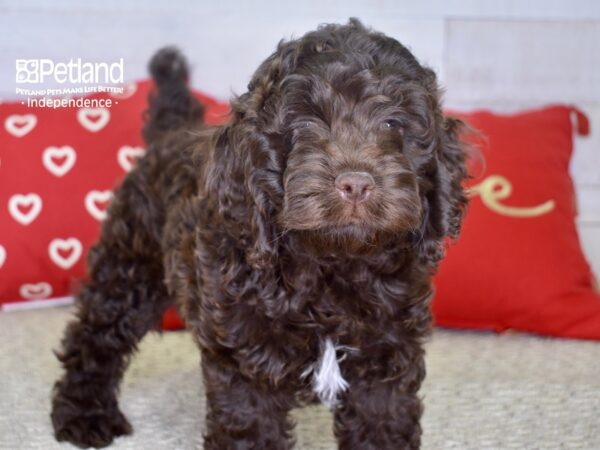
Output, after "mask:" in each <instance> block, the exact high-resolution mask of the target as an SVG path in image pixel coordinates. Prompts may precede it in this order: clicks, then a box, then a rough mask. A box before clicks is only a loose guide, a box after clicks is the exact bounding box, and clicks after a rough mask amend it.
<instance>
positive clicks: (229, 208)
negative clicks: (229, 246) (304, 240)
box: [206, 123, 283, 270]
mask: <svg viewBox="0 0 600 450" xmlns="http://www.w3.org/2000/svg"><path fill="white" fill-rule="evenodd" d="M211 152H212V155H211V158H210V159H211V163H210V164H208V165H207V167H206V170H207V173H206V189H207V190H208V191H210V192H212V194H213V196H214V198H215V200H216V203H217V204H216V213H217V214H218V216H219V218H220V219H221V220H220V221H219V222H220V225H221V226H222V228H223V229H222V231H223V232H225V233H226V234H227V235H228V236H229V237H230V238H231V239H232V240H233V241H234V243H235V244H236V245H237V246H238V248H239V250H240V251H243V252H244V253H245V257H246V262H247V263H248V264H249V265H250V266H251V267H252V268H254V269H258V270H261V269H265V268H267V267H269V265H270V264H271V263H272V262H274V261H275V260H276V257H277V247H278V243H277V239H276V229H275V223H276V221H275V218H274V216H275V214H276V211H277V210H278V208H280V206H281V199H282V198H283V192H282V187H281V181H280V180H281V176H280V173H281V162H280V160H279V157H278V153H277V151H275V150H273V148H272V143H271V140H270V139H269V138H267V137H265V136H264V135H262V134H260V133H258V132H257V131H256V129H255V128H254V127H253V126H251V125H248V124H246V123H234V124H232V125H230V126H227V127H225V128H223V129H221V130H219V132H218V133H217V135H216V136H215V138H214V140H213V145H212V149H211Z"/></svg>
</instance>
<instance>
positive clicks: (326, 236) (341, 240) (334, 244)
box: [293, 224, 398, 257]
mask: <svg viewBox="0 0 600 450" xmlns="http://www.w3.org/2000/svg"><path fill="white" fill-rule="evenodd" d="M293 234H294V235H295V236H296V238H297V240H298V241H299V242H300V243H301V245H302V247H303V249H304V250H306V251H307V252H310V253H311V254H313V255H315V256H318V257H353V256H357V257H358V256H365V255H370V254H374V253H377V252H378V251H381V249H382V248H384V247H385V246H386V245H387V244H388V243H390V242H392V241H394V240H396V239H398V236H394V235H392V234H391V233H388V232H385V231H382V230H377V229H373V228H369V227H366V226H364V225H362V226H361V225H358V224H348V225H342V226H340V225H336V226H325V227H321V228H317V229H311V230H295V231H294V232H293Z"/></svg>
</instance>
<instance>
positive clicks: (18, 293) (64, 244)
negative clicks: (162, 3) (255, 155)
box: [0, 81, 229, 309]
mask: <svg viewBox="0 0 600 450" xmlns="http://www.w3.org/2000/svg"><path fill="white" fill-rule="evenodd" d="M150 89H151V82H149V81H144V82H140V83H137V84H131V85H128V86H127V89H126V92H125V93H124V94H118V95H112V96H109V95H107V94H98V95H94V96H91V97H89V98H93V99H100V98H103V99H111V101H112V102H113V106H111V107H110V108H100V109H96V110H94V109H87V108H58V109H50V108H39V107H38V108H28V107H27V106H26V105H23V104H21V103H5V104H2V105H0V149H1V153H0V208H1V210H2V213H1V214H0V305H2V307H3V309H10V308H11V307H14V305H15V304H18V307H27V306H37V305H39V304H40V303H41V304H52V303H56V302H52V301H50V302H48V299H55V300H56V299H57V298H61V297H62V298H64V297H66V296H69V295H70V294H71V292H72V291H73V289H74V288H76V284H77V283H78V280H80V279H81V278H82V277H83V276H84V274H85V255H86V252H87V249H88V248H89V246H90V245H91V244H93V243H94V242H95V241H96V239H97V237H98V232H99V229H100V220H102V218H103V217H104V215H105V208H106V205H107V203H108V201H109V200H110V195H111V190H112V189H113V188H114V187H115V186H116V185H117V184H118V181H120V179H122V177H123V176H124V174H125V173H126V172H127V171H129V170H130V169H131V167H132V165H133V164H135V158H136V157H137V156H139V155H141V154H143V153H144V149H143V141H142V138H141V134H140V130H141V128H142V113H143V111H144V109H145V108H146V105H147V97H148V93H149V90H150ZM196 96H197V97H198V99H199V100H200V101H201V102H202V103H203V104H204V105H205V107H206V115H205V119H206V122H208V123H220V122H222V121H223V120H224V119H225V117H226V114H227V112H228V111H229V106H228V104H226V103H219V102H217V101H215V100H213V99H211V98H210V97H208V96H206V95H203V94H200V93H196ZM61 300H62V299H61ZM65 300H67V301H68V299H65ZM42 302H43V303H42ZM7 305H8V306H7Z"/></svg>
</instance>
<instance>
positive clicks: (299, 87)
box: [52, 20, 467, 450]
mask: <svg viewBox="0 0 600 450" xmlns="http://www.w3.org/2000/svg"><path fill="white" fill-rule="evenodd" d="M151 72H152V74H153V77H154V79H155V82H156V85H157V93H156V95H155V96H153V97H152V98H151V100H150V108H149V111H148V112H147V125H146V128H145V130H144V135H145V138H146V140H147V144H148V152H147V154H146V156H145V157H144V158H143V159H141V160H140V161H139V164H138V166H137V168H136V169H135V170H133V171H132V172H131V173H130V174H129V175H128V176H127V178H126V179H125V180H124V182H123V183H122V186H121V187H120V188H119V189H118V191H117V192H116V193H115V197H114V200H113V201H112V203H111V205H110V208H109V213H108V219H107V220H106V221H105V222H104V223H103V227H102V233H101V237H100V240H99V242H98V243H97V244H96V245H95V246H94V247H93V248H92V249H91V251H90V253H89V257H88V263H89V279H88V280H87V282H86V283H85V285H84V287H83V288H82V290H81V292H79V294H78V297H77V313H76V315H77V316H76V320H74V321H73V322H71V323H70V324H69V325H68V328H67V330H66V333H65V337H64V339H63V342H62V349H61V351H60V352H59V353H58V357H59V359H60V361H61V362H62V365H63V367H64V369H65V373H64V375H63V377H62V378H61V379H60V380H59V381H58V382H57V383H56V385H55V387H54V393H53V400H52V422H53V425H54V430H55V434H56V438H57V439H58V440H67V441H70V442H72V443H74V444H76V445H78V446H80V447H87V446H94V447H102V446H106V445H108V444H110V443H111V441H112V440H113V438H115V437H116V436H120V435H124V434H129V433H130V432H131V426H130V425H129V423H128V421H127V419H126V418H125V417H124V416H123V414H122V413H121V411H120V410H119V407H118V404H117V391H118V386H119V382H120V380H121V377H122V375H123V372H124V370H125V368H126V365H127V362H128V361H129V358H130V356H131V354H132V353H133V352H134V350H135V349H136V345H137V343H138V341H139V340H140V339H141V338H142V337H143V336H144V334H146V332H147V331H149V330H150V329H151V328H152V327H153V326H155V325H156V324H157V322H158V321H159V319H160V317H161V315H162V313H163V312H164V311H165V309H166V308H167V307H168V306H169V305H171V304H173V303H176V304H177V305H178V307H179V309H180V311H181V313H182V315H183V316H184V317H185V320H186V323H187V326H188V328H189V330H190V331H191V333H192V335H193V337H194V338H195V340H196V342H197V344H198V346H199V347H200V350H201V353H202V374H203V378H204V383H205V388H206V394H207V409H208V413H207V416H206V428H205V432H204V448H205V449H215V450H216V449H219V450H224V449H256V450H259V449H260V450H265V449H289V448H291V447H292V445H293V433H292V432H293V426H294V424H293V421H292V420H291V419H290V416H289V412H290V410H291V409H292V408H295V407H298V406H301V405H305V404H308V403H311V402H319V401H320V402H323V403H325V404H327V405H328V406H329V407H330V408H331V410H332V412H333V414H334V420H335V425H334V433H335V436H336V438H337V441H338V444H339V448H341V449H348V450H359V449H377V450H384V449H394V450H398V449H415V448H419V445H420V437H421V428H420V425H419V420H420V417H421V414H422V404H421V401H420V399H419V397H418V390H419V387H420V385H421V382H422V381H423V378H424V376H425V364H424V351H423V348H422V343H423V340H424V338H425V337H426V336H427V335H428V333H429V331H430V326H431V314H430V307H429V306H430V305H429V304H430V299H431V295H432V286H431V278H432V274H433V273H434V272H435V270H436V267H437V265H438V262H439V261H440V259H441V258H442V256H443V253H444V245H445V241H446V239H447V238H456V237H457V235H458V233H459V229H460V224H461V218H462V216H463V212H464V210H465V207H466V202H467V200H466V197H465V193H464V191H463V189H462V187H461V183H462V181H463V179H464V178H465V176H466V171H465V154H464V150H463V146H462V145H461V142H460V141H459V139H458V136H457V133H458V131H459V128H460V123H459V122H458V121H456V120H454V119H451V118H445V117H444V116H443V115H442V111H441V108H440V92H439V88H438V85H437V82H436V77H435V74H434V73H433V71H431V70H430V69H428V68H425V67H423V66H421V65H420V64H419V63H418V61H417V60H416V59H415V57H414V56H413V55H412V54H411V53H410V52H409V51H408V50H407V49H406V48H405V47H403V46H402V45H401V44H400V43H398V42H397V41H395V40H394V39H392V38H389V37H386V36H384V35H383V34H380V33H377V32H374V31H371V30H369V29H367V28H365V27H364V26H363V25H362V24H361V23H360V22H358V21H357V20H350V22H349V23H348V24H347V25H325V26H321V27H320V28H319V29H317V30H316V31H314V32H310V33H308V34H306V35H305V36H304V37H302V38H300V39H297V40H291V41H288V42H282V43H280V44H279V46H278V47H277V50H276V51H275V53H273V54H272V55H271V56H270V57H269V58H267V60H266V61H265V62H263V63H262V64H261V66H260V67H259V68H258V70H257V71H256V73H255V74H254V76H253V77H252V80H251V82H250V84H249V86H248V91H247V92H246V93H245V94H243V95H241V96H239V97H237V98H235V99H234V100H233V101H232V117H231V122H230V123H229V124H227V125H224V126H221V127H219V128H214V129H208V128H205V127H203V125H202V113H203V111H202V108H201V107H200V105H199V104H198V103H197V102H196V101H195V100H194V99H193V97H192V96H191V95H190V92H189V91H188V89H187V88H186V86H185V80H186V78H187V69H186V65H185V61H184V60H183V59H182V57H181V56H180V55H179V54H178V53H177V52H176V51H175V50H173V49H166V50H163V51H161V52H159V53H158V54H157V55H156V56H155V58H154V60H153V61H152V63H151Z"/></svg>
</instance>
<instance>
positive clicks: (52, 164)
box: [42, 145, 77, 177]
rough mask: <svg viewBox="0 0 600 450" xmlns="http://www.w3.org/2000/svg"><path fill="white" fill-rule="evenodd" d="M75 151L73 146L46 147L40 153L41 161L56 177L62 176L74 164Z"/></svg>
mask: <svg viewBox="0 0 600 450" xmlns="http://www.w3.org/2000/svg"><path fill="white" fill-rule="evenodd" d="M76 160H77V153H75V150H73V147H69V146H68V145H63V146H62V147H48V148H47V149H46V150H44V153H43V154H42V162H43V163H44V167H45V168H46V169H48V171H49V172H50V173H51V174H52V175H54V176H57V177H62V176H63V175H65V174H66V173H67V172H68V171H69V170H71V169H72V168H73V166H74V165H75V161H76Z"/></svg>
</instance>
